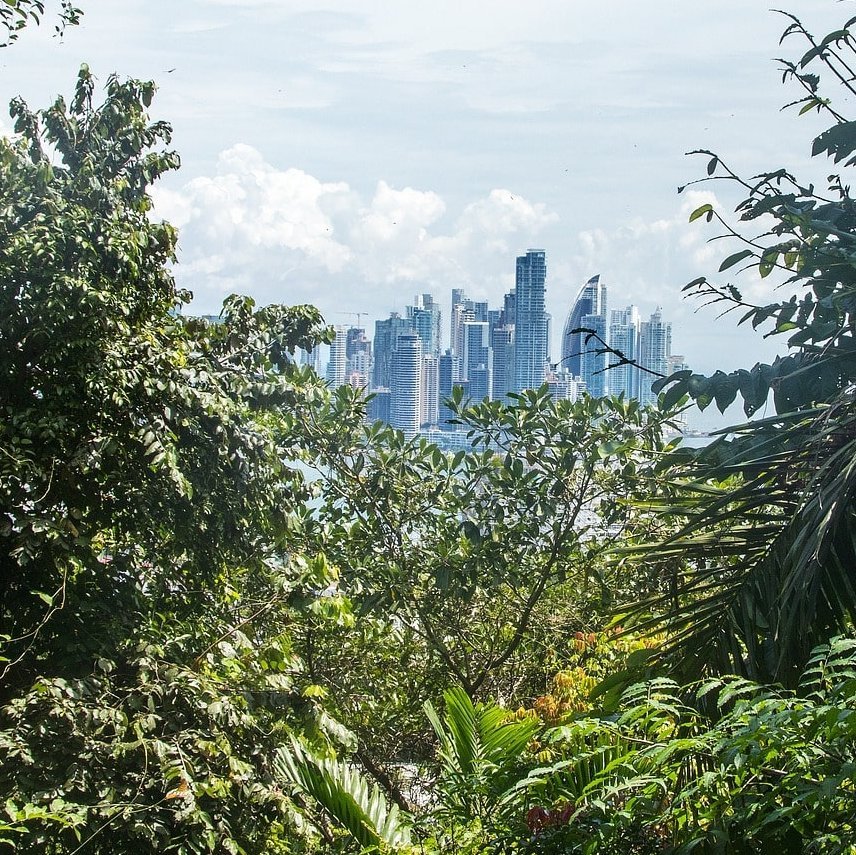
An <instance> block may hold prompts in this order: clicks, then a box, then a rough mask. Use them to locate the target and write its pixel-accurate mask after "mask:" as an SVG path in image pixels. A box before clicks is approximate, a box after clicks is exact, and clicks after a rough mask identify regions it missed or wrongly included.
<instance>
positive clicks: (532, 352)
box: [514, 249, 547, 392]
mask: <svg viewBox="0 0 856 855" xmlns="http://www.w3.org/2000/svg"><path fill="white" fill-rule="evenodd" d="M546 287H547V254H546V253H545V252H544V250H543V249H530V250H528V251H527V253H526V255H521V256H519V257H518V259H517V270H516V277H515V286H514V293H515V301H516V307H515V321H514V388H515V391H518V392H520V391H522V390H524V389H537V388H538V387H539V386H540V385H541V384H542V383H543V382H544V367H545V355H546V354H547V318H546V315H545V312H544V300H545V296H546Z"/></svg>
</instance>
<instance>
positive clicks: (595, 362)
mask: <svg viewBox="0 0 856 855" xmlns="http://www.w3.org/2000/svg"><path fill="white" fill-rule="evenodd" d="M580 326H582V327H586V328H587V329H590V330H592V331H593V332H594V333H595V335H594V336H592V337H591V338H590V339H589V340H588V343H586V335H583V336H582V340H583V349H582V353H581V354H580V374H579V376H580V378H581V379H582V381H583V383H585V384H586V391H587V392H588V393H589V395H591V396H592V397H594V398H602V397H603V396H604V395H606V394H608V392H609V384H610V381H611V377H610V376H609V372H608V371H607V366H608V365H609V364H610V360H609V358H608V356H607V352H606V345H605V342H607V341H608V338H607V336H608V335H609V333H608V332H607V329H606V316H605V315H583V316H582V319H581V322H580Z"/></svg>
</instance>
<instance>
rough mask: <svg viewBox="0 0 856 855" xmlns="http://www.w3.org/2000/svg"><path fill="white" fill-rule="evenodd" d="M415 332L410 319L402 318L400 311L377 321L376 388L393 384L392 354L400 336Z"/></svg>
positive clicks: (373, 375) (375, 344)
mask: <svg viewBox="0 0 856 855" xmlns="http://www.w3.org/2000/svg"><path fill="white" fill-rule="evenodd" d="M413 332H414V330H413V327H412V325H411V323H410V321H409V320H408V319H407V318H402V317H401V315H399V314H398V312H393V313H392V314H391V315H390V316H389V317H388V318H386V319H385V320H382V321H375V336H374V342H373V343H372V345H373V346H372V350H373V351H374V367H373V369H372V385H373V386H374V387H375V388H379V387H390V386H391V385H392V383H391V377H392V375H391V371H392V355H393V353H395V350H396V347H397V346H398V344H397V343H398V339H399V336H402V335H406V334H407V335H412V334H413Z"/></svg>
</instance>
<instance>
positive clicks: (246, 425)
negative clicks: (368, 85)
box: [0, 67, 344, 853]
mask: <svg viewBox="0 0 856 855" xmlns="http://www.w3.org/2000/svg"><path fill="white" fill-rule="evenodd" d="M153 92H154V87H153V86H152V85H151V84H149V83H140V82H136V81H129V82H122V81H119V80H118V79H116V78H110V79H109V80H108V82H107V86H106V95H105V100H104V102H103V103H102V104H96V103H95V102H94V90H93V79H92V76H91V74H90V73H89V71H88V69H86V68H85V67H84V68H83V69H81V72H80V75H79V78H78V83H77V87H76V89H75V93H74V96H73V98H72V100H71V103H70V104H69V105H66V103H65V102H64V100H63V99H58V100H57V102H56V103H55V104H54V105H53V106H52V107H51V108H49V109H48V110H45V111H41V112H38V113H35V112H32V111H30V110H29V109H28V108H27V107H26V106H25V105H24V104H23V103H21V102H16V103H14V104H13V107H12V113H13V116H14V118H15V129H16V131H17V134H18V136H17V137H16V138H15V139H13V140H3V141H0V199H2V211H3V214H2V218H0V341H2V342H3V343H4V346H3V347H2V348H0V376H2V378H3V379H2V382H0V413H2V416H0V640H2V648H0V652H1V653H2V656H3V661H2V662H0V666H2V667H0V678H2V683H0V755H2V773H0V788H2V793H3V797H4V801H6V802H7V816H8V817H9V820H10V821H9V823H8V825H9V829H10V830H9V834H14V837H15V839H17V840H18V841H19V845H20V846H21V847H22V848H24V849H25V850H26V851H28V852H34V853H36V852H57V851H73V850H74V849H75V848H76V847H82V849H81V851H83V849H85V850H86V851H89V852H114V851H134V852H147V851H164V850H169V851H175V852H194V853H198V852H214V851H231V852H238V851H263V850H266V849H267V848H268V847H269V845H272V843H271V836H272V835H274V834H279V833H281V829H282V827H283V824H287V823H288V822H289V816H290V815H293V814H294V807H293V805H290V803H289V802H288V800H287V799H285V798H284V797H282V796H281V795H278V794H277V793H276V791H275V790H274V789H272V788H271V786H270V777H269V769H268V762H269V759H268V758H269V757H270V755H271V754H272V752H273V750H274V748H275V747H276V746H277V745H279V744H281V742H282V740H283V738H285V735H286V734H287V733H289V732H292V731H297V732H303V733H305V734H306V735H307V738H310V739H314V740H316V741H318V742H319V744H324V745H326V744H328V742H329V740H335V739H336V727H335V723H334V722H333V721H332V719H331V718H330V717H329V716H325V715H324V714H323V711H321V710H320V709H318V707H317V704H316V703H315V702H314V701H312V700H311V698H307V697H304V696H303V694H302V687H303V685H305V682H306V681H305V679H304V678H303V677H302V665H301V662H300V659H299V657H298V656H297V655H296V654H295V652H294V650H293V648H292V640H291V637H290V634H289V632H288V631H287V627H288V626H289V625H290V624H291V623H293V622H295V620H298V619H299V615H301V614H302V613H303V612H304V611H309V612H311V613H312V614H313V615H316V614H321V615H322V616H329V617H330V618H331V619H338V616H339V615H341V613H342V610H343V609H344V604H342V603H340V601H338V600H337V599H335V598H324V600H323V603H322V604H320V605H319V598H318V592H320V591H323V590H324V589H325V588H326V587H328V586H329V585H330V584H331V583H332V580H333V579H334V577H335V569H334V568H332V567H331V566H330V565H329V564H328V563H327V562H325V561H324V560H323V557H321V558H318V559H313V560H306V559H303V558H301V557H300V555H298V554H296V553H294V552H291V551H290V550H289V541H288V538H289V531H290V528H291V521H292V519H293V518H299V517H300V516H301V514H303V513H305V507H306V505H305V503H306V501H307V499H308V497H309V495H310V491H309V488H308V487H307V486H306V484H305V483H304V479H303V477H302V475H301V474H300V472H299V470H298V468H297V467H296V465H295V464H294V463H290V462H289V461H293V460H294V459H295V458H296V457H297V455H298V450H297V446H298V445H299V444H300V443H301V441H302V438H301V437H300V436H299V435H298V434H296V433H294V432H293V431H290V430H288V429H286V426H285V421H284V419H283V417H282V411H283V410H287V408H288V407H290V406H296V405H297V403H298V402H299V403H300V404H301V405H304V404H305V403H306V401H308V400H310V399H312V398H313V397H323V396H324V395H325V394H326V390H325V388H324V387H323V385H322V384H321V383H320V381H319V380H318V378H316V377H315V376H314V375H313V374H312V373H311V372H309V371H308V370H304V369H299V368H298V367H297V366H296V365H295V363H294V361H293V360H292V358H291V354H292V353H293V352H294V349H295V348H296V347H308V346H311V345H312V344H314V343H316V342H317V341H319V340H320V339H322V338H323V337H325V336H326V331H325V329H324V328H323V327H322V326H321V322H320V317H319V315H318V313H317V312H316V311H315V310H314V309H311V308H309V307H298V308H295V309H287V308H284V307H275V306H272V307H267V308H264V309H259V310H256V309H255V307H254V305H253V302H252V300H249V299H246V298H237V297H233V298H230V299H229V300H227V301H226V304H225V305H224V309H223V313H222V323H218V324H214V325H212V324H208V323H206V322H203V321H199V320H195V319H192V318H183V317H182V316H181V315H180V314H179V313H178V311H177V310H178V309H179V307H180V305H181V303H182V302H184V301H185V300H186V299H187V298H188V297H189V295H187V294H185V293H183V292H180V291H178V290H177V289H176V287H175V283H174V281H173V279H172V276H171V274H170V272H169V264H170V263H171V262H172V261H173V260H174V247H175V239H176V236H175V232H174V230H173V229H172V228H171V227H170V226H169V225H167V224H165V223H156V222H152V220H151V218H150V213H151V211H150V209H151V202H150V199H149V197H148V195H147V187H148V185H149V184H150V183H151V181H153V180H155V179H156V178H157V177H158V176H159V175H161V174H162V173H163V172H164V171H165V170H168V169H172V168H175V167H176V166H177V164H178V158H177V157H176V156H175V155H174V154H172V153H169V152H164V151H161V150H160V149H159V146H160V145H161V144H163V143H165V142H168V140H169V128H168V127H167V126H166V125H164V124H163V123H154V124H151V123H149V121H148V118H147V115H146V108H147V107H148V105H149V103H150V101H151V98H152V95H153ZM278 830H279V831H278ZM7 836H8V834H7Z"/></svg>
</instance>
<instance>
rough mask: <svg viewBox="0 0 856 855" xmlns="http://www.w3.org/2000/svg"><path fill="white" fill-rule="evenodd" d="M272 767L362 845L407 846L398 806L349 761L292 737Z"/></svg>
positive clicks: (407, 832)
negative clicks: (330, 756) (314, 749)
mask: <svg viewBox="0 0 856 855" xmlns="http://www.w3.org/2000/svg"><path fill="white" fill-rule="evenodd" d="M273 769H274V774H275V775H276V777H277V778H278V779H279V780H280V781H281V782H282V783H284V784H290V785H292V786H294V787H296V788H297V791H298V792H300V793H304V794H306V795H308V796H311V797H312V798H313V799H314V800H315V801H316V802H317V803H318V804H319V805H320V806H321V807H322V808H323V809H324V810H325V811H326V813H327V814H328V815H329V816H330V817H332V818H333V819H335V820H336V822H338V823H339V824H340V825H341V826H342V827H343V828H344V829H345V831H347V832H348V833H349V834H350V835H351V836H352V837H353V838H354V840H355V841H356V842H357V843H358V844H359V845H360V846H361V847H362V848H363V849H370V850H373V851H374V850H376V849H378V848H381V847H387V848H389V849H392V850H399V849H402V848H406V847H407V846H408V844H409V842H410V829H409V825H408V823H407V822H406V821H405V820H404V819H403V817H402V816H400V814H399V810H398V806H397V805H392V806H391V807H390V806H389V805H388V804H387V802H386V799H385V798H384V797H383V794H382V793H381V792H380V789H379V788H378V786H377V784H375V785H374V786H371V787H370V785H369V783H368V781H367V780H366V779H365V778H364V777H363V776H362V775H360V773H359V772H358V771H357V770H356V769H355V768H354V767H353V766H351V765H350V764H348V763H345V762H342V761H336V760H329V759H323V758H320V757H317V756H315V755H314V754H313V753H312V752H311V751H309V750H308V749H306V748H304V747H302V746H301V744H300V743H299V742H297V741H296V740H294V739H292V740H291V743H290V747H283V748H280V749H279V750H278V751H277V752H276V754H275V756H274V760H273Z"/></svg>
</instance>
